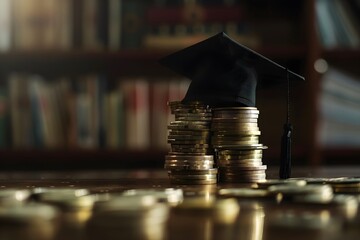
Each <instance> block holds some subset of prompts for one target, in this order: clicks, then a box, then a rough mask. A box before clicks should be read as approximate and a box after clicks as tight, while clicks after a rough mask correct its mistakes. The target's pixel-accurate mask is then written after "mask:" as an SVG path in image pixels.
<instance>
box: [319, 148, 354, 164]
mask: <svg viewBox="0 0 360 240" xmlns="http://www.w3.org/2000/svg"><path fill="white" fill-rule="evenodd" d="M321 154H322V158H323V163H324V164H334V165H344V164H356V163H357V164H360V148H324V149H322V153H321Z"/></svg>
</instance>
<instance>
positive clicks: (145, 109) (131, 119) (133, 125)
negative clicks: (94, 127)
mask: <svg viewBox="0 0 360 240" xmlns="http://www.w3.org/2000/svg"><path fill="white" fill-rule="evenodd" d="M122 89H123V92H124V94H125V129H126V135H125V136H126V137H125V139H126V140H125V142H126V147H129V148H132V149H146V148H148V147H150V113H149V107H150V106H149V83H148V82H147V81H146V80H144V79H141V78H139V79H129V80H125V81H124V82H123V83H122Z"/></svg>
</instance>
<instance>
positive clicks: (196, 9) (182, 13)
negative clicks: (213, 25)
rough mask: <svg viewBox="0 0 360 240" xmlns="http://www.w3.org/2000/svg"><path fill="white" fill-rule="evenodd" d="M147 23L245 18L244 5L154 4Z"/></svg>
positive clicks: (234, 20)
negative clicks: (163, 5) (161, 5)
mask: <svg viewBox="0 0 360 240" xmlns="http://www.w3.org/2000/svg"><path fill="white" fill-rule="evenodd" d="M145 18H146V23H147V24H149V25H150V26H157V25H161V24H172V25H175V24H181V23H182V24H194V23H205V22H206V23H209V22H217V23H227V22H240V21H242V20H243V19H244V11H243V7H242V6H226V5H199V4H192V5H186V4H185V5H184V6H170V7H159V6H152V7H149V8H148V9H147V11H146V17H145Z"/></svg>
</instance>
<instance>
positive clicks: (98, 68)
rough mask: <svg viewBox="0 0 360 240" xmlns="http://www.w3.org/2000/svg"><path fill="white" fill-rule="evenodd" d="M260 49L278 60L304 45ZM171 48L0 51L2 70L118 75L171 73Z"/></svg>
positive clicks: (291, 56)
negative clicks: (162, 61)
mask: <svg viewBox="0 0 360 240" xmlns="http://www.w3.org/2000/svg"><path fill="white" fill-rule="evenodd" d="M256 51H258V52H259V53H261V54H263V55H266V56H268V57H269V58H271V59H276V60H288V59H302V58H303V57H304V55H305V51H304V47H303V46H285V47H266V48H260V49H257V50H256ZM171 52H173V51H171V50H161V51H160V50H158V51H156V50H127V51H118V52H109V51H10V52H5V53H0V73H2V74H6V73H9V72H13V71H19V72H29V73H38V74H44V75H45V76H52V75H54V76H58V75H59V74H63V75H79V74H88V73H97V74H98V73H104V74H107V75H116V76H144V75H146V76H169V75H173V74H174V73H172V72H171V71H170V70H168V69H166V68H165V67H162V66H161V65H160V64H159V63H158V60H159V59H161V58H162V57H164V56H166V55H168V54H169V53H171Z"/></svg>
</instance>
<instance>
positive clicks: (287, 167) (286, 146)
mask: <svg viewBox="0 0 360 240" xmlns="http://www.w3.org/2000/svg"><path fill="white" fill-rule="evenodd" d="M286 78H287V116H286V117H287V119H286V123H285V124H284V133H283V135H282V138H281V156H280V172H279V177H280V179H287V178H290V177H291V133H292V130H293V127H292V125H291V124H290V81H289V71H288V69H286Z"/></svg>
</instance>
